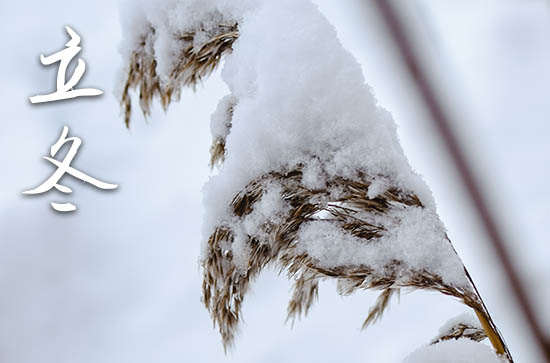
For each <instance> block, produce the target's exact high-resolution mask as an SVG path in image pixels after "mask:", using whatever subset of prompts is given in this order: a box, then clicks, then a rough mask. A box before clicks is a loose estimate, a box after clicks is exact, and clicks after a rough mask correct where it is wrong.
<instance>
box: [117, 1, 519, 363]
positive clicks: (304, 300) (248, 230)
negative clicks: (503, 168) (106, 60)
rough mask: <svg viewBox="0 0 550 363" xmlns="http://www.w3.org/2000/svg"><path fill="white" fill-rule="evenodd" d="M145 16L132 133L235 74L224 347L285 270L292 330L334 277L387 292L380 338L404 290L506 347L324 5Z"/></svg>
mask: <svg viewBox="0 0 550 363" xmlns="http://www.w3.org/2000/svg"><path fill="white" fill-rule="evenodd" d="M138 9H139V10H137V11H134V16H133V17H129V18H128V19H125V23H126V25H125V26H126V29H127V30H126V34H128V35H127V37H128V38H127V39H126V41H125V47H124V49H123V55H124V57H125V58H126V69H125V71H124V77H123V81H122V89H121V95H120V97H121V102H122V105H123V107H124V109H125V111H126V123H127V124H129V122H130V116H131V100H130V90H131V89H134V88H135V89H137V90H138V92H139V100H140V104H141V108H142V110H143V112H144V113H145V114H146V115H147V114H148V113H149V110H150V107H151V101H152V100H153V99H154V98H155V97H157V98H159V100H160V102H161V104H162V105H163V106H164V107H167V106H168V104H169V103H170V102H171V101H172V100H173V99H174V97H175V96H176V98H177V96H179V91H180V89H181V87H183V86H195V85H196V84H197V83H198V82H199V81H200V80H201V79H203V78H204V77H206V76H207V75H208V74H210V72H212V70H213V69H215V68H216V67H217V66H218V65H219V64H220V62H221V59H222V57H224V59H225V64H224V66H223V69H222V78H223V80H224V81H225V83H226V84H227V85H228V87H229V90H230V94H229V95H228V96H226V97H225V98H223V99H222V100H221V101H220V103H219V106H218V108H217V110H216V111H215V113H214V114H213V116H212V120H211V131H212V136H213V144H212V149H211V150H212V159H211V164H212V165H213V166H215V165H218V166H219V168H218V174H217V175H215V176H214V177H212V178H211V179H210V181H209V182H208V184H207V185H206V187H205V195H204V201H205V209H206V220H205V221H204V227H203V233H204V237H203V248H202V256H201V261H202V267H203V273H204V280H203V302H204V304H205V306H206V308H207V309H208V310H209V311H210V314H211V316H212V318H213V320H214V322H215V323H216V324H217V325H218V327H219V330H220V333H221V335H222V339H223V343H224V346H226V347H227V346H228V345H230V344H231V343H232V342H233V338H234V334H235V332H236V329H237V325H238V323H239V321H240V314H241V307H242V303H243V300H244V296H245V294H246V292H247V290H248V288H249V285H250V283H251V282H252V281H253V280H254V278H255V277H256V276H257V275H258V274H259V272H260V271H261V270H262V269H263V268H264V267H265V266H267V265H268V264H271V265H275V266H276V267H278V268H279V269H280V270H281V271H284V272H286V273H287V274H288V277H289V278H290V279H292V280H293V282H294V291H293V294H292V296H291V298H290V302H289V305H288V317H289V318H295V317H297V316H300V315H301V314H307V311H308V309H309V308H310V307H311V305H312V304H313V302H314V301H315V300H316V298H317V291H318V283H319V281H320V280H322V279H325V278H334V279H337V280H338V289H339V291H340V293H342V294H350V293H352V292H354V291H355V290H357V289H377V290H381V292H382V293H381V295H380V298H379V299H378V302H377V303H376V305H375V306H374V307H373V308H372V309H371V310H370V312H369V313H368V315H367V317H366V321H365V325H367V324H368V323H370V322H373V321H375V320H376V319H377V318H379V317H380V316H381V314H382V313H383V311H384V308H385V307H386V306H387V305H388V303H389V300H390V298H391V297H392V296H393V295H394V294H396V293H398V292H399V289H402V288H412V289H430V290H436V291H439V292H441V293H443V294H445V295H449V296H453V297H455V298H458V299H460V300H461V301H462V302H463V303H465V304H466V305H468V306H469V307H471V308H473V309H474V310H475V311H476V312H477V313H478V317H479V318H480V319H481V320H483V321H484V322H485V325H486V327H488V328H487V329H489V330H490V331H492V334H493V335H494V337H493V338H494V339H496V341H499V342H500V344H501V345H502V347H505V346H504V343H503V341H502V339H501V337H500V334H499V333H498V330H497V329H496V327H495V326H494V324H493V322H492V320H491V318H490V316H489V314H488V312H487V310H486V308H485V306H484V305H483V302H482V300H481V298H480V297H479V294H478V293H477V291H476V290H475V287H474V286H473V283H472V281H471V279H470V277H469V275H468V274H467V272H466V270H465V269H464V266H463V265H462V262H461V261H460V259H459V257H458V256H457V254H456V252H455V251H454V249H453V246H452V245H451V243H450V241H449V239H448V238H447V235H446V231H445V228H444V226H443V224H442V223H441V221H440V219H439V217H438V215H437V213H436V210H435V204H434V201H433V199H432V196H431V193H430V191H429V189H428V188H427V186H426V185H425V183H424V182H423V180H422V179H421V178H420V177H419V176H418V175H417V174H416V173H414V172H413V170H412V168H411V167H410V165H409V163H408V161H407V159H406V157H405V155H404V153H403V150H402V148H401V146H400V144H399V141H398V139H397V133H396V129H395V123H394V121H393V119H392V117H391V115H390V114H389V113H388V112H387V111H385V110H384V109H383V108H382V107H380V106H379V105H378V104H377V102H376V100H375V98H374V96H373V95H372V93H371V90H370V88H369V86H368V85H366V84H365V82H364V78H363V75H362V73H361V72H362V71H361V67H360V65H359V64H358V63H357V61H356V60H355V59H354V58H353V56H352V55H351V54H350V53H348V52H347V51H346V50H344V49H343V47H342V45H341V44H340V42H339V41H338V39H337V37H336V33H335V30H334V29H333V27H332V26H331V25H330V24H329V23H328V21H327V20H326V19H325V18H324V17H323V16H322V15H321V13H320V12H319V11H318V10H317V9H316V7H315V6H314V5H313V4H312V3H311V2H310V1H295V0H281V1H267V0H260V1H252V0H250V1H249V0H241V1H235V0H231V1H229V0H219V1H214V0H208V1H204V0H188V1H185V0H179V1H178V0H172V1H167V2H163V3H162V5H159V4H158V3H154V2H152V1H150V2H147V1H143V2H142V4H141V7H140V8H138ZM504 351H505V348H502V352H504ZM506 354H507V355H508V353H507V350H506ZM508 356H509V355H508Z"/></svg>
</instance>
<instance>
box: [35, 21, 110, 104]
mask: <svg viewBox="0 0 550 363" xmlns="http://www.w3.org/2000/svg"><path fill="white" fill-rule="evenodd" d="M65 29H66V30H67V33H69V35H70V37H71V40H69V41H68V42H67V43H66V44H65V47H66V48H65V49H63V50H60V51H59V52H57V53H55V54H52V55H50V56H48V57H44V55H43V54H41V55H40V62H41V63H42V64H43V65H50V64H53V63H55V62H59V69H58V70H57V91H55V92H53V93H50V94H47V95H37V96H33V97H30V100H31V103H41V102H50V101H59V100H65V99H69V98H75V97H80V96H98V95H100V94H102V93H103V91H100V90H98V89H95V88H82V89H73V87H74V86H76V84H77V83H78V81H80V78H82V75H83V74H84V71H85V70H86V63H84V61H83V60H82V59H78V64H77V66H76V68H75V70H74V72H73V75H72V76H71V78H70V79H69V80H68V81H67V82H66V75H65V73H66V72H67V67H68V66H69V63H70V62H71V60H72V59H73V58H74V57H75V56H76V55H77V54H78V53H79V52H80V50H81V49H82V48H81V47H79V46H78V45H79V44H80V36H78V34H76V32H75V31H74V30H72V29H71V28H70V27H68V26H66V27H65Z"/></svg>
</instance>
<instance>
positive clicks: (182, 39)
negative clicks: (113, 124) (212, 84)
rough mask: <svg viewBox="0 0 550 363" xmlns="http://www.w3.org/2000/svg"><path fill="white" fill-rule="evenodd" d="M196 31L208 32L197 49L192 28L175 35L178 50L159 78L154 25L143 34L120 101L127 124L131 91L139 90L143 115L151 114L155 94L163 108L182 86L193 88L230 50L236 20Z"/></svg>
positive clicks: (176, 98)
mask: <svg viewBox="0 0 550 363" xmlns="http://www.w3.org/2000/svg"><path fill="white" fill-rule="evenodd" d="M199 30H200V31H201V34H207V35H208V36H209V40H207V41H206V42H205V43H204V44H202V45H201V46H200V47H198V48H197V47H196V46H195V45H194V42H195V35H196V32H195V31H189V32H186V33H184V34H181V35H174V39H176V40H177V41H178V42H179V43H180V45H181V46H180V52H179V55H178V56H177V59H176V60H175V62H174V67H173V69H172V70H171V71H170V73H169V77H168V79H167V80H162V81H161V79H160V77H159V75H158V74H157V69H156V67H157V62H156V60H155V53H154V49H153V44H154V40H155V28H153V27H150V28H149V29H148V31H147V32H146V33H144V34H143V35H142V37H141V41H140V43H139V44H138V47H137V49H135V50H134V51H133V52H132V54H131V57H130V64H129V65H128V73H127V76H126V82H125V84H124V88H123V92H122V96H121V100H120V103H121V106H122V108H123V110H124V122H125V123H126V127H129V126H130V118H131V113H132V100H131V97H130V90H133V89H138V90H139V102H140V106H141V110H142V112H143V115H144V116H145V117H147V116H149V115H150V113H151V103H152V101H153V99H154V98H155V97H158V98H159V99H160V102H161V105H162V107H163V109H164V110H166V109H167V108H168V106H169V105H170V103H171V102H172V100H174V99H175V100H178V99H179V97H180V92H181V88H182V87H184V86H192V87H193V88H194V87H195V86H196V85H197V83H199V82H200V81H201V80H202V79H203V78H205V77H207V76H209V75H210V74H211V73H212V71H214V70H215V69H216V67H217V66H218V65H219V64H220V62H221V59H222V57H223V55H224V54H227V53H229V52H230V51H231V49H232V48H231V47H232V45H233V42H234V41H235V40H236V39H237V38H238V36H239V34H238V30H237V24H236V23H234V24H229V25H225V24H220V25H218V26H216V27H214V28H211V29H208V30H205V29H204V28H202V29H199Z"/></svg>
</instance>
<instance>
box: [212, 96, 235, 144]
mask: <svg viewBox="0 0 550 363" xmlns="http://www.w3.org/2000/svg"><path fill="white" fill-rule="evenodd" d="M236 103H237V99H236V98H235V96H233V95H231V94H230V95H227V96H225V97H223V98H222V99H221V100H220V101H219V102H218V106H217V108H216V111H215V112H214V113H213V114H212V117H211V118H210V132H211V134H212V139H213V140H216V139H220V138H221V139H225V137H226V136H227V135H229V129H230V127H231V120H230V116H231V113H232V112H231V108H232V107H233V106H234V105H235V104H236Z"/></svg>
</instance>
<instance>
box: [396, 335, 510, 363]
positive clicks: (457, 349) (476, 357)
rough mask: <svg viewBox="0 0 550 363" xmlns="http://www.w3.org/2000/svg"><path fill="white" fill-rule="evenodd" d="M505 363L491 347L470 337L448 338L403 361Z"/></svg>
mask: <svg viewBox="0 0 550 363" xmlns="http://www.w3.org/2000/svg"><path fill="white" fill-rule="evenodd" d="M443 362H444V363H504V362H505V360H503V359H500V358H499V357H498V356H497V355H496V354H495V353H494V351H493V350H492V349H491V347H489V346H487V345H485V344H482V343H477V342H474V341H472V340H470V339H458V340H447V341H444V342H440V343H437V344H433V345H428V346H425V347H422V348H420V349H418V350H417V351H415V352H413V353H412V354H410V355H409V356H407V357H406V358H405V359H404V360H403V363H443Z"/></svg>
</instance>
